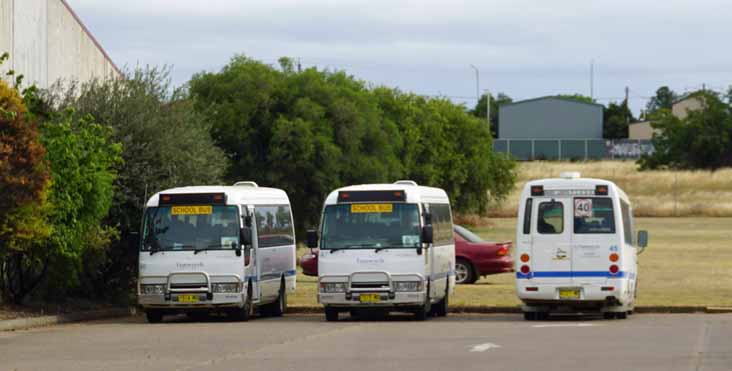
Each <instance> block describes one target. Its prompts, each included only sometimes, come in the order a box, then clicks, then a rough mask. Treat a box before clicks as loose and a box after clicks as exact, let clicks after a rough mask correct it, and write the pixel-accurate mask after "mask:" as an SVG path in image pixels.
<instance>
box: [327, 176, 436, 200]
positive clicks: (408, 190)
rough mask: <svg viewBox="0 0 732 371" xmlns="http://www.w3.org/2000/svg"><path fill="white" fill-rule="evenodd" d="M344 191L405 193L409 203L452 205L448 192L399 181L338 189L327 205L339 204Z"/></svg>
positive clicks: (331, 195) (329, 198)
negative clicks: (339, 198) (340, 193)
mask: <svg viewBox="0 0 732 371" xmlns="http://www.w3.org/2000/svg"><path fill="white" fill-rule="evenodd" d="M342 191H344V192H345V191H404V193H405V194H406V196H407V199H406V202H408V203H420V202H434V203H447V204H449V203H450V199H449V197H448V196H447V192H445V191H444V190H443V189H441V188H434V187H425V186H420V185H417V183H415V182H413V181H398V182H395V183H382V184H359V185H352V186H348V187H342V188H338V189H336V190H334V191H333V192H331V193H330V194H329V195H328V197H327V198H326V199H325V204H326V205H332V204H336V203H338V194H339V192H342Z"/></svg>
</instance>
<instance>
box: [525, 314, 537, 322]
mask: <svg viewBox="0 0 732 371" xmlns="http://www.w3.org/2000/svg"><path fill="white" fill-rule="evenodd" d="M524 319H525V320H527V321H535V320H536V319H537V318H536V312H524Z"/></svg>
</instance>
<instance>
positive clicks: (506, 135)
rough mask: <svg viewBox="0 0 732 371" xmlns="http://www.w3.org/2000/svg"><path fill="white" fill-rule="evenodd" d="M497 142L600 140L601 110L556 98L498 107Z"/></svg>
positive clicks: (597, 106) (593, 105) (592, 105)
mask: <svg viewBox="0 0 732 371" xmlns="http://www.w3.org/2000/svg"><path fill="white" fill-rule="evenodd" d="M498 116H499V120H498V121H499V123H500V124H499V125H500V127H499V130H498V133H499V137H500V139H557V138H560V139H602V106H601V105H598V104H587V103H580V102H575V101H571V100H567V99H560V98H555V97H543V98H537V99H529V100H525V101H520V102H515V103H509V104H504V105H501V106H500V107H499V108H498Z"/></svg>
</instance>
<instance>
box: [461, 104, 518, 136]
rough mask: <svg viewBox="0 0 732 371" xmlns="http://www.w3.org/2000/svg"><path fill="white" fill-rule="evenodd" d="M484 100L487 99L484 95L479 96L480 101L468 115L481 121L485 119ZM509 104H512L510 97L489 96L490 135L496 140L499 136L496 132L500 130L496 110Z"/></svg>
mask: <svg viewBox="0 0 732 371" xmlns="http://www.w3.org/2000/svg"><path fill="white" fill-rule="evenodd" d="M486 99H487V95H486V94H483V95H481V97H480V100H478V103H476V104H475V108H473V109H472V110H471V111H470V113H472V114H473V116H475V117H478V118H481V119H485V116H486V112H485V109H486V104H485V101H486ZM511 102H513V99H511V97H509V96H508V95H506V94H504V93H498V95H497V96H496V97H494V96H492V95H491V134H492V136H493V138H498V134H499V132H498V131H499V128H500V123H499V122H498V120H499V115H498V109H499V107H500V106H501V105H503V104H508V103H511Z"/></svg>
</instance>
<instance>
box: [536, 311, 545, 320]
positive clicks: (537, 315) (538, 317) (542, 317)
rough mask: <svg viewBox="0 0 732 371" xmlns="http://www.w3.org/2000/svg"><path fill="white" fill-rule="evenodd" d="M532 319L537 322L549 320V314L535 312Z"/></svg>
mask: <svg viewBox="0 0 732 371" xmlns="http://www.w3.org/2000/svg"><path fill="white" fill-rule="evenodd" d="M534 317H535V319H536V320H537V321H546V320H548V319H549V312H536V313H534Z"/></svg>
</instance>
